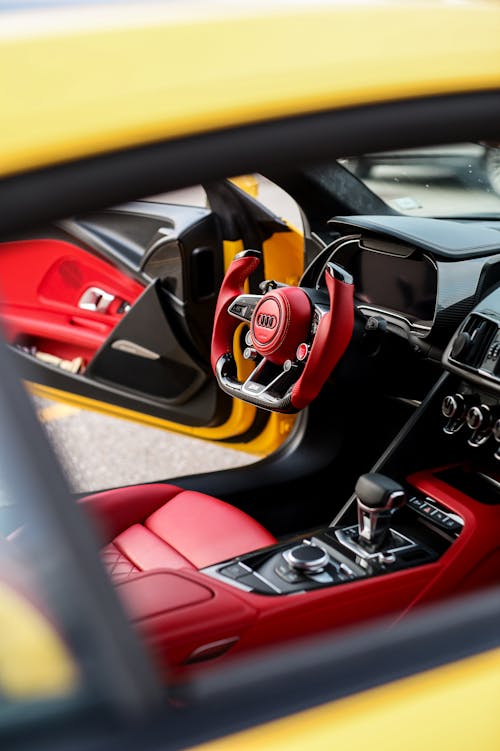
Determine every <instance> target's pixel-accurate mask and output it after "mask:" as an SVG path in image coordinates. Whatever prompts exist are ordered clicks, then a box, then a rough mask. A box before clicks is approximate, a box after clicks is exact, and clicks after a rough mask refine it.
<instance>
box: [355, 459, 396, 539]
mask: <svg viewBox="0 0 500 751" xmlns="http://www.w3.org/2000/svg"><path fill="white" fill-rule="evenodd" d="M354 492H355V494H356V500H357V505H358V528H359V536H358V542H359V544H360V545H363V547H365V548H367V549H368V550H370V551H371V552H377V551H379V550H382V548H383V547H384V543H385V542H386V541H387V539H388V537H389V533H390V520H391V516H392V514H393V513H394V511H396V510H397V509H398V508H401V506H403V505H404V504H405V502H406V494H405V491H404V490H403V488H402V486H401V485H400V484H399V483H397V482H395V481H394V480H392V479H391V478H390V477H387V476H386V475H381V474H378V473H376V472H369V473H368V474H365V475H361V476H360V477H359V479H358V481H357V483H356V487H355V489H354Z"/></svg>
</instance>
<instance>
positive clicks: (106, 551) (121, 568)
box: [101, 542, 139, 581]
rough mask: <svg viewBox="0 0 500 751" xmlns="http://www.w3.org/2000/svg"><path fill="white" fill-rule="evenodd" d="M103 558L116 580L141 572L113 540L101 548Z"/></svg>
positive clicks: (110, 573)
mask: <svg viewBox="0 0 500 751" xmlns="http://www.w3.org/2000/svg"><path fill="white" fill-rule="evenodd" d="M101 558H102V562H103V563H104V565H105V566H106V568H107V570H108V573H109V575H110V576H111V578H112V579H114V580H115V581H116V580H117V579H119V580H120V581H122V580H124V579H129V578H130V577H131V576H132V575H133V574H137V573H139V569H138V568H136V567H135V566H134V564H133V563H132V561H130V560H129V559H128V558H127V557H126V556H124V555H123V553H122V552H121V551H120V550H119V549H118V548H117V547H116V545H115V544H114V543H112V542H110V543H109V545H106V547H105V548H103V549H102V550H101Z"/></svg>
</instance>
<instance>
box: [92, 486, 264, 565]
mask: <svg viewBox="0 0 500 751" xmlns="http://www.w3.org/2000/svg"><path fill="white" fill-rule="evenodd" d="M80 503H82V504H83V506H84V507H85V508H86V510H87V511H88V512H89V514H90V515H91V516H92V517H93V518H94V519H95V520H96V522H97V525H98V528H99V529H100V530H101V534H102V536H103V545H104V547H103V550H102V557H103V560H104V563H105V564H106V566H107V567H108V569H109V571H110V573H111V575H112V577H113V578H114V579H124V578H126V577H129V576H132V575H133V574H135V573H138V572H140V571H149V570H151V569H158V568H168V569H183V568H184V569H186V568H188V569H200V568H204V567H205V566H210V565H211V564H213V563H218V562H219V561H224V560H226V559H228V558H233V557H234V556H236V555H241V554H242V553H247V552H248V551H250V550H256V549H257V548H261V547H265V546H266V545H273V544H274V543H275V542H276V538H275V537H273V535H272V534H270V532H268V531H267V530H266V529H264V527H262V526H261V525H260V524H259V523H258V522H256V521H255V520H254V519H252V518H251V517H250V516H248V515H247V514H245V513H244V512H243V511H240V510H239V509H237V508H235V507H234V506H231V505H229V504H228V503H225V502H224V501H220V500H218V499H217V498H213V497H212V496H209V495H205V494H204V493H198V492H195V491H192V490H184V489H182V488H179V487H176V486H175V485H166V484H153V485H134V486H130V487H125V488H117V489H113V490H107V491H104V492H102V493H95V494H94V495H89V496H86V497H84V498H82V499H81V500H80Z"/></svg>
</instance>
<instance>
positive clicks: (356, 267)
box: [349, 250, 437, 321]
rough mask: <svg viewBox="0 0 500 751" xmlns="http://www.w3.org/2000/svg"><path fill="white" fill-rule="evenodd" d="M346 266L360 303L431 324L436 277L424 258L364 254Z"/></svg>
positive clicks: (365, 252) (434, 303)
mask: <svg viewBox="0 0 500 751" xmlns="http://www.w3.org/2000/svg"><path fill="white" fill-rule="evenodd" d="M349 265H350V269H349V270H350V271H351V273H352V275H353V277H354V285H355V289H356V298H357V299H358V300H359V301H360V302H363V303H366V304H367V305H373V306H375V307H379V308H389V309H390V310H394V311H396V312H398V313H401V314H403V315H405V316H407V317H408V318H410V319H413V320H420V321H432V320H433V318H434V308H435V305H436V294H437V274H436V269H435V268H434V266H433V265H432V263H431V262H430V261H429V260H427V259H426V258H423V257H420V258H403V257H400V256H393V255H388V254H385V253H376V252H373V251H367V250H364V251H362V252H360V253H357V254H356V255H355V256H354V258H353V259H352V260H351V263H350V264H349Z"/></svg>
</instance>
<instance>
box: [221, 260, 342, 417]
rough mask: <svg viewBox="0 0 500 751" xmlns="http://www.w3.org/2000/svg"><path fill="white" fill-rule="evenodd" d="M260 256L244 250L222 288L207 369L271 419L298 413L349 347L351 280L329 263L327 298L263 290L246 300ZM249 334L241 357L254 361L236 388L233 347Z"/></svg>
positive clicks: (302, 290) (270, 286) (279, 288)
mask: <svg viewBox="0 0 500 751" xmlns="http://www.w3.org/2000/svg"><path fill="white" fill-rule="evenodd" d="M261 257H262V253H261V252H260V251H257V250H243V251H241V253H238V254H237V255H236V256H235V257H234V259H233V260H232V262H231V264H230V266H229V268H228V270H227V272H226V274H225V276H224V280H223V282H222V285H221V288H220V292H219V297H218V300H217V306H216V310H215V320H214V328H213V335H212V351H211V363H212V369H213V371H214V373H215V376H216V378H217V381H218V383H219V386H220V387H221V388H222V390H223V391H225V392H226V393H227V394H230V395H231V396H234V397H237V398H238V399H243V400H244V401H246V402H250V403H251V404H254V405H256V406H257V407H262V408H263V409H266V410H270V411H273V412H288V413H291V412H298V411H299V410H301V409H304V407H306V406H307V405H308V404H310V402H311V401H312V400H313V399H314V398H315V397H316V396H317V395H318V394H319V392H320V390H321V388H322V387H323V385H324V383H325V381H326V379H327V378H328V376H329V375H330V373H331V372H332V370H333V368H334V367H335V366H336V365H337V363H338V361H339V360H340V358H341V357H342V355H343V354H344V352H345V350H346V348H347V345H348V344H349V342H350V340H351V336H352V332H353V328H354V301H353V294H354V286H353V280H352V277H351V275H350V274H349V273H348V272H347V271H345V269H343V268H342V267H341V266H338V265H336V264H334V263H331V262H328V263H327V264H326V266H325V270H324V275H325V283H326V290H327V292H325V291H322V290H318V289H312V288H306V287H290V286H287V285H285V284H280V283H278V282H275V281H272V280H271V281H265V282H262V283H261V285H260V288H261V290H262V294H260V295H256V294H245V292H244V287H243V285H244V283H245V281H246V279H248V277H249V276H250V274H251V273H252V272H253V271H255V269H256V268H257V267H258V265H259V263H260V262H261ZM242 322H243V323H246V324H248V326H249V331H248V332H247V334H246V344H247V347H246V349H245V351H244V353H243V355H244V357H245V358H247V359H252V360H255V361H256V363H257V364H256V367H255V369H254V370H253V371H252V373H251V374H250V375H249V376H248V378H247V379H246V380H244V381H240V380H238V374H237V368H236V362H235V359H234V354H233V339H234V333H235V331H236V328H237V327H238V326H239V324H241V323H242Z"/></svg>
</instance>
